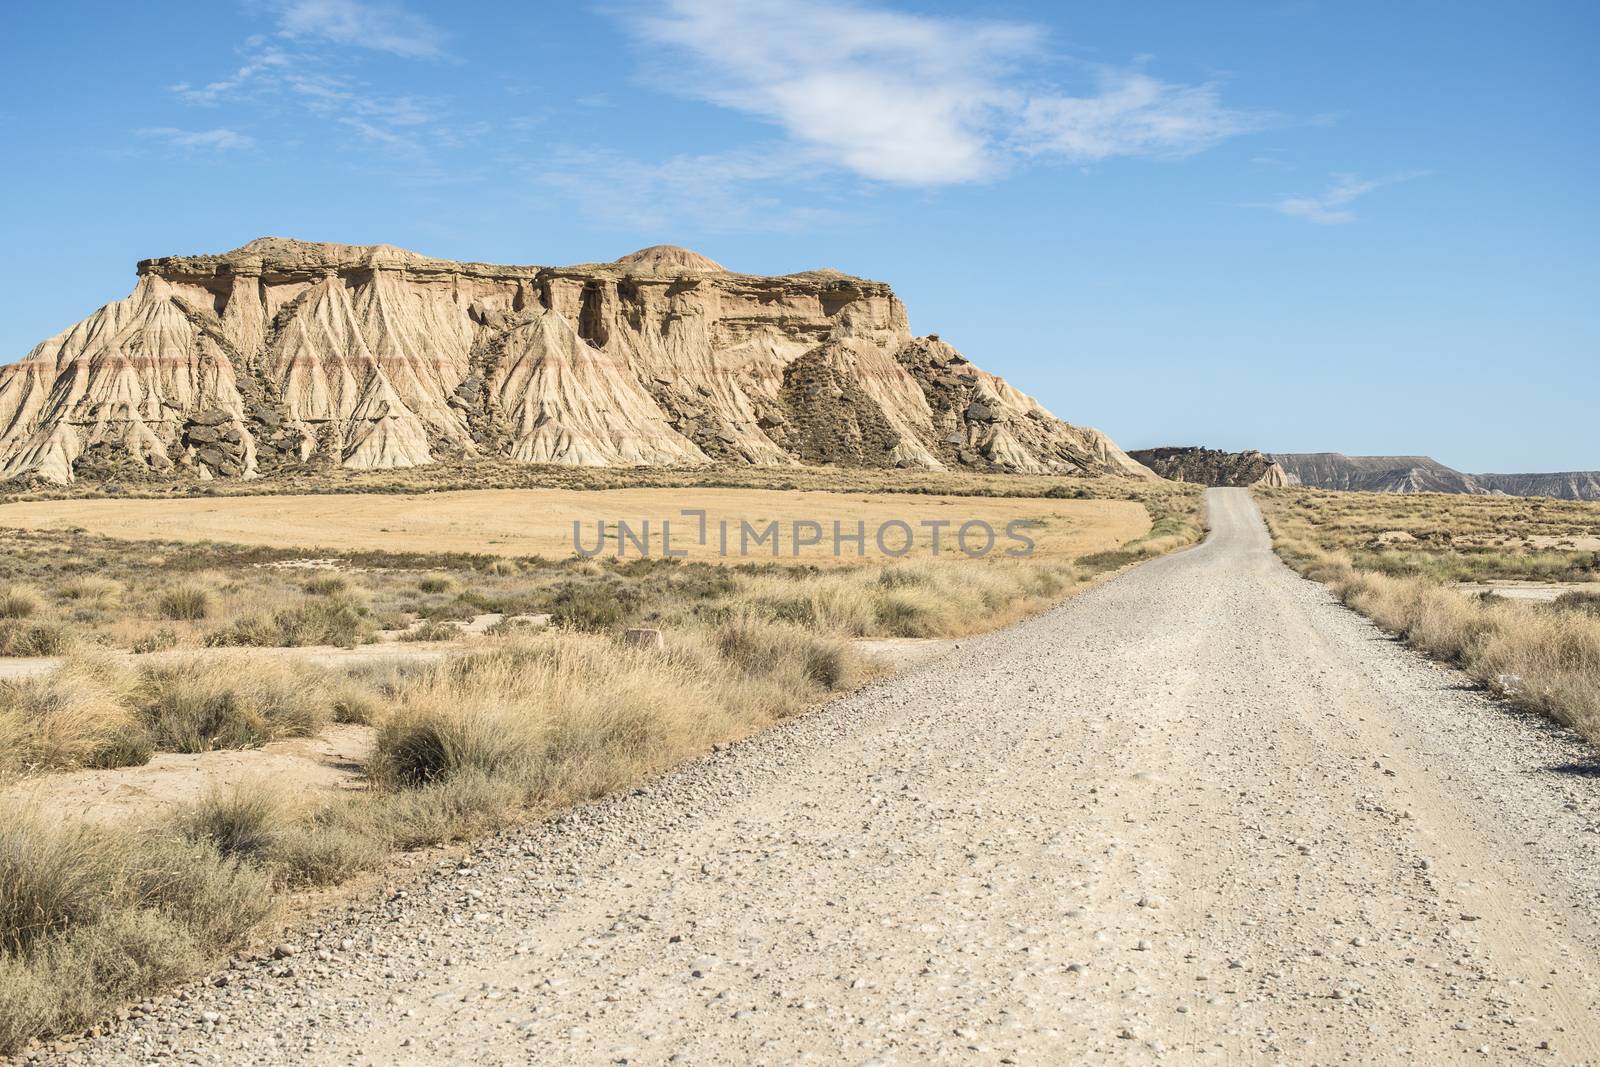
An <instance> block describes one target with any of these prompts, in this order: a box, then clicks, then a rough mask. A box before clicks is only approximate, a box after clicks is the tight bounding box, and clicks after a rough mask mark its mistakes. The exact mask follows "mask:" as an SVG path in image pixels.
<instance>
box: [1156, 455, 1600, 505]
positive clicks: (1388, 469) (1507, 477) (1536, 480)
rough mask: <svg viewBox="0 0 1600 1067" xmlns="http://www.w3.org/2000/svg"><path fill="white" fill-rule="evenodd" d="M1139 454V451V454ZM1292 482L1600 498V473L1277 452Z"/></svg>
mask: <svg viewBox="0 0 1600 1067" xmlns="http://www.w3.org/2000/svg"><path fill="white" fill-rule="evenodd" d="M1135 455H1136V456H1137V455H1138V453H1135ZM1270 458H1271V459H1273V460H1274V461H1276V462H1277V463H1278V465H1279V466H1281V467H1282V468H1283V469H1284V471H1286V472H1287V474H1288V476H1289V479H1290V482H1291V484H1294V485H1309V486H1314V487H1316V488H1318V489H1349V490H1357V491H1361V492H1369V493H1499V494H1504V495H1506V496H1548V497H1555V498H1556V499H1559V500H1600V471H1557V472H1553V473H1549V474H1464V473H1462V472H1461V471H1458V470H1456V469H1455V468H1454V467H1447V466H1445V465H1444V464H1443V463H1440V462H1439V461H1438V460H1435V459H1430V458H1429V457H1427V456H1347V455H1344V454H1343V453H1341V452H1305V453H1289V452H1276V453H1273V454H1272V455H1271V456H1270Z"/></svg>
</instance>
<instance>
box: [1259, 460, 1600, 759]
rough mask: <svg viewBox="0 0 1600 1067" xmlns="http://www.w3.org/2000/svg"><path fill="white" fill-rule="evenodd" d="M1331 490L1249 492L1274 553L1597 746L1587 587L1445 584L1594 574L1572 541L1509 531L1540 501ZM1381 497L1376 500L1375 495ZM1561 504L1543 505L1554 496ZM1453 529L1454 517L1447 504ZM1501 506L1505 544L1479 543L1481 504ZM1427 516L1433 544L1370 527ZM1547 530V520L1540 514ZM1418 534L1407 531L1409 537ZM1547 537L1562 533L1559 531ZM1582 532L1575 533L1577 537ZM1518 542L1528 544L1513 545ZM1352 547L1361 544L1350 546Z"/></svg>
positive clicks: (1598, 707)
mask: <svg viewBox="0 0 1600 1067" xmlns="http://www.w3.org/2000/svg"><path fill="white" fill-rule="evenodd" d="M1340 495H1341V496H1343V495H1348V496H1351V497H1355V498H1357V499H1355V500H1351V501H1344V500H1339V499H1331V500H1330V499H1327V498H1328V497H1330V496H1333V494H1321V493H1311V492H1307V491H1289V490H1277V491H1267V492H1261V491H1258V492H1257V499H1258V501H1259V502H1260V503H1261V506H1262V511H1263V513H1264V514H1265V515H1266V517H1267V520H1268V523H1269V525H1270V526H1271V528H1272V533H1273V543H1274V546H1275V547H1276V548H1277V550H1278V552H1279V554H1280V555H1282V556H1283V557H1284V559H1285V560H1287V561H1288V562H1289V563H1290V564H1291V565H1292V566H1294V567H1295V568H1296V569H1297V570H1299V571H1300V572H1301V573H1303V574H1305V575H1307V576H1308V577H1311V578H1314V579H1316V580H1318V581H1321V582H1324V583H1326V584H1327V585H1328V587H1329V588H1330V589H1331V590H1332V591H1333V592H1334V594H1335V595H1336V596H1338V597H1339V599H1340V600H1341V601H1342V602H1343V603H1345V604H1347V605H1349V606H1350V607H1352V608H1354V609H1355V610H1357V611H1359V612H1361V613H1362V614H1364V615H1366V616H1368V617H1369V618H1371V619H1372V620H1373V621H1374V622H1376V623H1377V624H1378V625H1379V626H1382V627H1383V628H1384V629H1386V630H1389V631H1390V632H1392V633H1394V634H1396V635H1398V636H1399V637H1401V638H1403V639H1405V640H1406V641H1408V642H1409V643H1410V644H1412V645H1413V646H1415V647H1417V648H1418V649H1420V650H1422V651H1423V652H1426V653H1427V654H1428V655H1430V656H1433V657H1435V658H1437V659H1440V660H1444V661H1446V662H1449V663H1452V664H1455V665H1456V666H1458V667H1460V668H1461V669H1462V670H1464V671H1466V672H1467V673H1468V674H1469V675H1470V676H1471V677H1473V678H1474V679H1475V680H1477V681H1479V682H1480V683H1482V684H1484V685H1485V686H1488V687H1489V688H1490V689H1492V690H1494V691H1495V692H1497V693H1499V694H1501V695H1503V696H1504V697H1506V698H1508V699H1510V700H1512V701H1514V702H1516V703H1518V704H1520V705H1522V706H1524V707H1527V708H1530V709H1532V710H1536V711H1540V712H1543V713H1545V714H1548V715H1550V716H1552V717H1554V718H1555V719H1557V720H1558V721H1560V722H1563V723H1566V724H1567V725H1569V726H1571V727H1573V728H1574V729H1575V730H1577V731H1578V732H1580V733H1582V734H1583V735H1584V736H1585V737H1587V738H1589V739H1590V740H1591V741H1594V742H1596V743H1600V616H1597V615H1596V614H1594V613H1592V612H1591V611H1589V610H1585V609H1584V608H1583V607H1582V605H1586V604H1590V603H1593V602H1594V601H1595V600H1596V599H1600V598H1597V597H1596V596H1595V594H1593V593H1583V592H1577V593H1569V594H1566V595H1565V596H1564V597H1563V602H1561V603H1558V604H1538V603H1532V602H1527V601H1514V600H1510V599H1507V598H1503V597H1493V596H1489V597H1471V596H1467V595H1465V594H1463V593H1462V592H1460V591H1458V590H1456V589H1454V588H1452V587H1451V586H1450V585H1449V584H1448V583H1449V582H1450V581H1453V580H1458V579H1459V578H1460V576H1461V575H1463V574H1467V575H1471V576H1472V577H1475V578H1477V579H1479V580H1483V579H1495V578H1508V577H1511V578H1520V577H1527V576H1529V575H1530V573H1537V574H1539V575H1540V576H1542V577H1546V578H1549V577H1552V576H1556V575H1560V576H1567V577H1572V576H1583V575H1588V576H1591V577H1592V576H1593V572H1592V571H1591V570H1589V569H1588V563H1587V562H1586V561H1585V560H1584V559H1583V554H1582V553H1581V552H1579V551H1577V550H1573V551H1571V552H1566V553H1557V554H1555V556H1556V558H1554V559H1552V553H1551V551H1550V550H1548V549H1544V548H1541V547H1539V544H1540V542H1539V541H1533V540H1528V541H1526V542H1524V541H1522V540H1520V539H1516V538H1520V536H1521V535H1518V534H1517V533H1516V530H1515V527H1514V526H1513V525H1512V523H1513V522H1514V521H1515V516H1517V515H1527V514H1530V513H1534V512H1539V511H1543V510H1546V509H1544V508H1539V507H1535V506H1533V504H1537V503H1538V502H1533V504H1530V503H1529V502H1528V501H1524V500H1509V501H1508V500H1503V499H1498V498H1490V501H1489V502H1487V503H1485V502H1483V501H1482V500H1480V499H1479V498H1465V499H1464V500H1463V501H1462V502H1460V503H1457V498H1455V497H1451V498H1448V499H1447V500H1443V501H1435V500H1429V501H1424V502H1423V503H1422V504H1421V505H1419V504H1418V503H1416V502H1415V501H1412V500H1410V499H1408V498H1397V499H1394V502H1392V503H1391V501H1390V499H1383V494H1364V493H1362V494H1340ZM1374 498H1377V499H1374ZM1556 503H1559V502H1554V501H1552V502H1550V504H1552V505H1553V504H1556ZM1453 509H1454V510H1455V511H1458V512H1459V513H1460V515H1461V516H1462V518H1461V526H1460V529H1461V531H1463V532H1461V533H1458V532H1457V529H1456V528H1455V527H1454V526H1452V525H1451V524H1450V516H1451V514H1452V510H1453ZM1496 509H1501V510H1503V511H1504V516H1503V517H1504V519H1505V522H1506V524H1507V525H1506V526H1505V529H1506V530H1507V532H1508V543H1507V544H1503V545H1496V546H1495V547H1485V546H1482V545H1479V544H1477V541H1478V540H1479V539H1480V538H1479V536H1478V534H1475V533H1473V532H1472V531H1474V530H1475V529H1476V526H1475V523H1476V522H1479V521H1482V519H1481V517H1482V516H1483V515H1484V514H1486V513H1493V512H1494V511H1495V510H1496ZM1560 510H1561V512H1562V513H1563V514H1566V515H1568V516H1569V518H1567V519H1563V520H1561V521H1562V523H1564V524H1570V523H1577V524H1580V525H1581V522H1580V520H1579V519H1574V518H1571V517H1570V516H1579V517H1581V516H1585V515H1587V516H1589V517H1590V518H1589V520H1588V521H1589V522H1590V523H1593V525H1590V526H1588V527H1586V528H1587V529H1591V530H1592V529H1600V522H1596V520H1600V507H1597V506H1595V505H1592V504H1591V505H1583V504H1578V505H1573V506H1571V507H1566V506H1563V507H1562V508H1561V509H1560ZM1418 514H1425V515H1427V517H1428V521H1430V522H1432V523H1436V524H1442V525H1439V526H1437V527H1435V528H1434V530H1435V532H1433V533H1432V534H1431V536H1430V537H1429V538H1428V541H1429V542H1430V547H1428V548H1427V549H1425V550H1424V549H1417V548H1415V547H1412V546H1411V543H1410V542H1400V544H1401V546H1402V547H1399V548H1390V547H1388V546H1387V545H1384V544H1381V543H1375V542H1374V540H1373V539H1372V538H1371V537H1370V536H1369V535H1368V531H1370V530H1371V529H1372V528H1373V527H1375V526H1376V527H1382V528H1383V529H1385V530H1399V529H1404V528H1405V527H1404V525H1403V523H1404V522H1405V521H1406V519H1407V517H1408V516H1414V515H1418ZM1545 525H1546V527H1549V526H1550V525H1552V523H1551V522H1550V521H1549V520H1545ZM1413 536H1414V535H1413ZM1553 536H1560V535H1559V534H1556V535H1553ZM1580 536H1581V535H1580ZM1510 539H1516V540H1515V544H1516V545H1522V544H1524V543H1526V546H1527V547H1525V548H1521V549H1519V548H1516V547H1511V543H1510ZM1352 544H1356V545H1359V546H1361V547H1359V548H1355V549H1352V548H1351V547H1350V546H1351V545H1352Z"/></svg>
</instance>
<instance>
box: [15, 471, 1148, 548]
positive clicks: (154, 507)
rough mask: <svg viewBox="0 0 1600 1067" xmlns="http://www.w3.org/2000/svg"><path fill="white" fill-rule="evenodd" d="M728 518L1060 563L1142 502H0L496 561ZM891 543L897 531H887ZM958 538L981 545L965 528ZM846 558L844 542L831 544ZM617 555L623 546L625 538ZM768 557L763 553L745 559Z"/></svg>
mask: <svg viewBox="0 0 1600 1067" xmlns="http://www.w3.org/2000/svg"><path fill="white" fill-rule="evenodd" d="M685 507H694V508H700V509H704V510H705V511H706V512H707V522H708V524H709V536H708V537H707V544H705V545H700V544H699V543H698V540H697V539H698V535H699V526H698V519H686V518H683V517H682V516H681V515H680V514H679V511H680V509H682V508H685ZM721 519H727V520H728V521H729V523H730V527H729V529H730V535H729V536H730V546H731V549H732V550H733V551H734V553H735V554H736V553H737V549H738V545H739V524H740V522H741V521H746V522H749V523H751V524H752V526H755V527H757V528H758V529H759V528H761V527H764V526H765V525H766V523H768V522H769V521H771V520H774V519H776V520H778V521H779V523H780V527H781V531H782V533H781V536H782V537H783V542H782V544H781V546H780V552H781V558H783V559H793V558H795V557H794V554H793V551H792V547H791V543H790V540H789V536H790V535H789V530H790V529H791V524H792V523H793V522H794V521H796V520H811V521H813V522H817V523H820V524H821V525H822V530H823V533H822V537H823V541H824V543H823V544H822V545H821V546H816V547H806V548H804V549H802V551H801V554H800V558H801V559H803V560H808V561H812V562H818V563H826V562H831V561H832V559H833V556H832V549H833V545H832V533H833V523H834V521H835V520H837V521H839V522H840V523H841V524H842V529H843V532H844V533H845V534H852V533H853V532H854V531H855V529H856V522H857V521H858V520H862V521H865V522H866V524H867V537H868V552H869V553H870V554H871V555H870V556H869V558H871V559H875V560H878V561H882V560H883V558H884V557H883V556H882V555H881V554H879V553H877V552H876V551H875V550H874V548H873V545H872V538H873V535H874V532H875V531H876V530H877V528H878V526H879V524H881V523H883V522H884V521H887V520H890V519H900V520H902V521H904V522H906V523H908V524H910V526H911V527H912V528H913V531H914V532H915V533H916V535H917V545H918V546H919V549H920V551H919V552H918V553H916V554H917V555H919V556H920V555H924V554H925V553H926V548H927V546H928V545H929V542H930V539H931V537H932V536H933V534H932V531H930V530H928V529H925V528H923V527H922V526H921V525H920V524H921V523H922V522H924V521H929V520H939V519H944V520H950V521H951V523H952V525H951V527H950V528H948V529H946V530H944V531H943V532H942V544H943V545H944V546H945V549H944V552H945V554H947V555H950V554H954V556H955V558H960V556H959V553H957V552H956V550H955V545H954V542H953V538H954V537H955V532H956V531H955V527H956V526H959V525H960V524H961V523H963V522H966V521H967V520H969V519H982V520H984V521H985V522H988V523H989V524H990V525H991V526H992V527H994V529H995V531H996V533H997V534H998V535H999V541H998V548H997V551H1003V550H1004V549H1006V548H1008V547H1011V545H1012V544H1013V542H1009V541H1007V540H1005V537H1004V532H1005V526H1006V523H1007V522H1009V521H1011V520H1013V519H1032V520H1037V521H1040V522H1042V523H1043V524H1044V525H1043V526H1042V527H1041V528H1039V529H1037V530H1034V531H1032V533H1031V534H1030V536H1032V537H1033V538H1034V539H1035V540H1036V542H1037V545H1038V548H1037V554H1038V556H1039V557H1041V558H1050V557H1055V558H1065V559H1072V558H1076V557H1077V556H1080V555H1083V554H1086V553H1090V552H1100V551H1104V550H1106V549H1110V548H1116V547H1118V546H1120V545H1123V544H1126V543H1127V542H1128V541H1131V540H1133V539H1134V538H1137V537H1140V536H1142V535H1143V534H1145V533H1146V532H1148V531H1149V529H1150V516H1149V513H1148V512H1147V511H1146V510H1145V507H1144V505H1143V504H1140V503H1138V502H1137V501H1133V500H1054V499H1046V498H1040V497H1013V498H1002V497H962V496H923V495H910V494H903V493H901V494H896V493H878V494H873V493H829V492H808V491H791V492H781V493H780V492H772V491H769V490H762V489H694V490H692V491H685V490H682V489H610V490H572V489H485V490H476V491H464V492H443V493H427V494H392V495H391V494H348V495H312V496H257V497H251V496H234V497H225V498H208V497H189V498H183V499H176V500H107V499H99V500H39V501H23V502H18V503H9V504H5V505H3V506H0V526H12V527H20V528H24V529H43V530H51V529H56V530H59V529H67V528H71V527H82V528H84V529H86V530H88V531H90V532H91V533H96V534H102V535H105V536H108V537H118V538H127V539H130V540H178V541H226V542H233V543H237V544H255V545H268V546H272V547H278V548H297V547H302V546H304V547H307V548H319V549H327V550H333V551H363V550H369V549H372V548H375V547H379V546H381V547H382V548H383V549H384V550H385V551H389V552H483V553H489V554H494V555H503V556H533V555H542V556H544V557H546V558H549V559H563V558H566V557H568V556H570V555H572V552H573V540H572V524H573V523H574V522H579V523H581V524H582V527H581V531H582V537H583V544H584V545H585V546H588V547H591V548H592V547H593V546H594V545H595V544H596V543H597V542H596V526H595V524H596V522H597V521H604V522H606V523H607V524H608V527H609V528H612V529H613V537H612V540H610V541H608V542H607V545H608V548H607V552H606V554H607V555H614V554H615V544H616V542H615V536H614V527H615V524H616V523H618V522H627V523H629V524H630V526H631V527H632V528H633V530H634V531H635V533H636V534H637V533H638V532H639V531H640V528H641V526H642V523H643V522H644V521H645V520H648V521H649V522H650V528H651V531H652V533H651V536H652V538H653V539H654V540H652V542H651V545H652V548H651V553H652V554H653V555H656V556H660V555H662V551H661V547H660V542H659V537H660V530H661V523H662V521H663V520H667V521H670V522H671V523H672V527H673V545H672V547H673V548H674V550H678V549H683V550H686V551H687V552H688V557H687V558H689V559H703V560H715V559H717V558H719V547H720V545H719V537H718V533H717V530H718V528H719V527H718V523H719V520H721ZM886 536H887V537H888V543H889V545H890V546H891V547H892V548H899V546H900V545H901V544H902V538H903V536H904V535H903V534H901V533H899V532H898V531H890V532H889V534H887V535H886ZM969 538H970V540H969V546H970V547H971V548H972V549H973V550H974V551H976V550H977V549H978V548H979V547H980V546H981V543H982V540H981V537H980V532H979V531H978V530H977V529H976V528H974V530H973V531H972V532H971V533H970V535H969ZM844 549H845V552H846V560H845V561H846V562H848V561H849V560H850V559H851V558H855V557H853V556H851V555H849V554H850V553H854V552H855V549H854V548H853V547H852V546H851V545H850V544H849V543H848V542H847V543H846V544H845V546H844ZM627 552H628V554H630V555H636V554H637V550H636V548H635V547H634V546H633V545H632V544H631V543H630V544H629V545H628V546H627ZM754 558H755V559H757V560H758V561H759V560H760V559H763V558H764V559H771V558H772V555H771V550H770V548H766V547H763V548H761V549H760V550H759V551H758V552H757V554H756V555H755V556H754Z"/></svg>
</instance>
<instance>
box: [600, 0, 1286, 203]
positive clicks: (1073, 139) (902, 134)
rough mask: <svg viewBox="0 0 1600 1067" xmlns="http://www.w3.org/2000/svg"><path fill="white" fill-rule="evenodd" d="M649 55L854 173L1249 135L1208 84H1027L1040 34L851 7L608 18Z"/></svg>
mask: <svg viewBox="0 0 1600 1067" xmlns="http://www.w3.org/2000/svg"><path fill="white" fill-rule="evenodd" d="M618 14H619V16H620V18H619V22H620V24H621V25H622V27H623V28H624V29H625V30H626V31H627V32H629V33H631V34H632V35H634V36H635V37H636V38H638V39H639V40H640V41H641V43H644V44H647V45H649V46H651V47H652V48H655V49H659V50H664V52H665V55H666V58H665V59H664V60H663V62H669V63H670V64H671V67H670V71H671V77H670V80H668V79H667V78H666V77H665V71H663V78H662V82H663V84H665V85H669V86H670V87H671V88H673V89H674V90H676V91H679V92H683V93H687V94H688V95H691V96H694V97H697V98H700V99H704V100H707V101H709V102H711V103H714V104H717V105H720V106H723V107H727V108H732V109H734V110H737V111H741V112H743V113H746V114H749V115H752V116H755V117H757V118H759V119H762V120H764V121H766V122H769V123H772V124H773V125H775V126H777V127H779V128H780V129H782V130H783V131H784V133H785V135H786V136H787V137H788V138H789V140H790V141H791V142H792V143H794V144H796V145H799V146H806V147H809V148H811V149H814V150H816V151H817V152H819V153H820V154H821V156H822V157H823V158H825V159H826V160H827V161H828V162H830V163H831V164H832V165H834V166H838V167H842V168H844V169H846V170H849V171H852V172H854V173H856V174H858V175H860V176H862V177H865V178H869V179H873V180H878V181H887V182H896V183H903V184H913V185H941V184H950V183H957V182H971V181H981V180H985V179H988V178H992V177H995V176H996V175H998V174H1000V173H1003V172H1004V171H1005V170H1006V169H1008V168H1009V167H1010V166H1012V165H1014V164H1015V163H1016V162H1017V161H1019V160H1021V159H1030V158H1033V159H1037V158H1056V159H1061V160H1069V161H1076V162H1093V161H1099V160H1104V159H1108V158H1111V157H1114V156H1150V157H1171V156H1182V155H1188V154H1191V153H1193V152H1197V151H1201V150H1203V149H1205V148H1208V147H1210V146H1212V145H1214V144H1216V143H1218V142H1219V141H1222V140H1225V139H1226V138H1229V137H1232V136H1235V135H1237V134H1240V133H1243V132H1246V131H1248V130H1252V129H1256V128H1259V127H1260V126H1261V125H1262V124H1263V122H1264V121H1265V116H1262V115H1259V114H1252V113H1248V112H1244V111H1239V110H1235V109H1231V108H1228V107H1225V106H1224V105H1223V104H1222V102H1221V94H1220V88H1219V87H1218V86H1217V85H1215V84H1210V83H1208V84H1202V85H1181V84H1173V83H1168V82H1164V81H1161V80H1159V79H1157V78H1155V77H1153V76H1151V75H1149V74H1146V73H1144V72H1142V71H1141V70H1137V69H1115V68H1109V67H1104V66H1100V67H1093V68H1091V67H1087V66H1083V65H1071V70H1070V71H1069V72H1070V73H1076V74H1079V75H1080V76H1084V75H1087V78H1088V80H1089V81H1091V82H1092V87H1091V89H1090V91H1088V92H1086V93H1084V94H1082V95H1074V94H1070V93H1064V92H1061V91H1059V90H1058V89H1056V88H1054V87H1053V86H1051V85H1050V84H1048V83H1045V82H1042V81H1041V80H1040V79H1039V78H1038V77H1036V76H1034V75H1033V74H1030V72H1033V71H1036V70H1037V68H1038V67H1040V65H1041V64H1042V62H1043V61H1044V60H1045V59H1046V54H1045V47H1046V44H1047V40H1046V34H1045V31H1044V30H1042V29H1041V28H1039V27H1036V26H1033V25H1029V24H1025V23H1015V22H1001V21H992V20H972V19H960V18H950V17H940V16H931V15H914V14H908V13H905V12H901V11H892V10H888V9H885V8H879V7H872V6H869V5H868V4H865V3H858V2H855V0H811V2H794V0H665V2H664V3H662V4H661V5H660V6H659V7H653V8H651V9H649V10H643V9H639V8H633V7H630V8H626V9H619V11H618Z"/></svg>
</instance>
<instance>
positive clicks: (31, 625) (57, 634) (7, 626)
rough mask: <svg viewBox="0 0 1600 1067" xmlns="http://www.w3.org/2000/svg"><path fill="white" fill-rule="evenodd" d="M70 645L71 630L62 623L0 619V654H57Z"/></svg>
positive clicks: (71, 639) (71, 643)
mask: <svg viewBox="0 0 1600 1067" xmlns="http://www.w3.org/2000/svg"><path fill="white" fill-rule="evenodd" d="M72 645H73V636H72V631H71V630H70V629H69V628H68V627H67V626H66V625H65V624H64V623H59V622H51V621H40V622H24V621H20V620H17V619H3V620H0V656H59V655H61V654H63V653H65V652H66V651H67V650H69V649H70V648H71V647H72Z"/></svg>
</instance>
